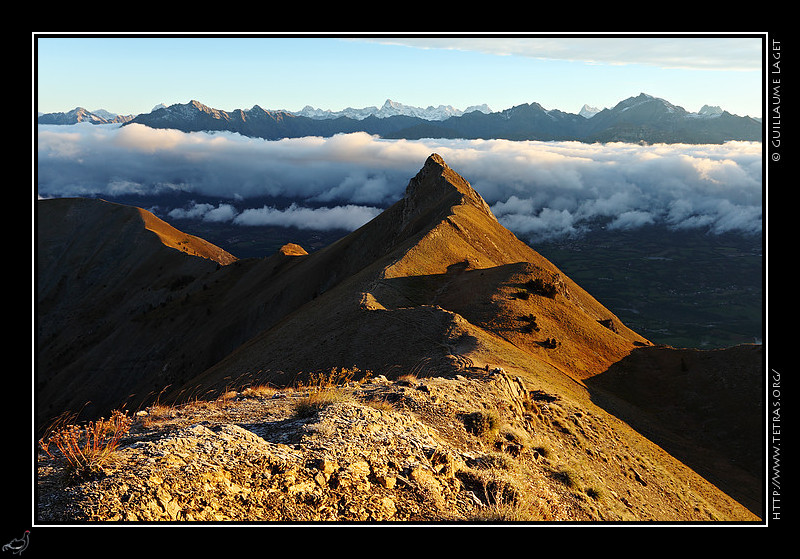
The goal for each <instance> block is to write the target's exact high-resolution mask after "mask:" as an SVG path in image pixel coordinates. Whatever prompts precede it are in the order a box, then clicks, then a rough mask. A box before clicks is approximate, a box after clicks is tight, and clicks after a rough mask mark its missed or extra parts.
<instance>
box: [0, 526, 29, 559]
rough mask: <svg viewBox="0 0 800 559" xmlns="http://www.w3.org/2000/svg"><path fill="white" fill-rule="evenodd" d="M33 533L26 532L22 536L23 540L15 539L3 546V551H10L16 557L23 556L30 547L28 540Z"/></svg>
mask: <svg viewBox="0 0 800 559" xmlns="http://www.w3.org/2000/svg"><path fill="white" fill-rule="evenodd" d="M30 535H31V531H30V530H25V533H24V534H23V535H22V537H21V538H14V539H13V540H11V541H10V542H8V543H7V544H5V545H4V546H3V551H10V552H11V553H14V554H15V555H20V554H22V552H23V551H25V549H26V548H27V547H28V539H29V538H30Z"/></svg>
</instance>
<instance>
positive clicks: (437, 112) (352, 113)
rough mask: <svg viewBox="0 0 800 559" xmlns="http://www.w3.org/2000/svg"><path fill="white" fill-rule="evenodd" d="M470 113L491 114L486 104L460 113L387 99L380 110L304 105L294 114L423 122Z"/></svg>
mask: <svg viewBox="0 0 800 559" xmlns="http://www.w3.org/2000/svg"><path fill="white" fill-rule="evenodd" d="M472 111H481V112H484V113H490V112H492V111H491V109H490V108H489V107H488V106H487V105H486V104H483V105H473V106H471V107H468V108H467V109H466V110H464V111H462V110H459V109H456V108H454V107H453V106H451V105H439V106H438V107H434V106H432V105H431V106H428V107H427V108H424V109H423V108H421V107H413V106H410V105H404V104H403V103H399V102H397V101H393V100H391V99H387V100H386V101H385V102H384V103H383V105H382V106H381V107H380V108H378V107H375V106H370V107H364V108H362V109H354V108H351V107H348V108H346V109H343V110H341V111H331V110H323V109H316V108H314V107H312V106H310V105H306V106H305V107H303V109H302V110H300V111H297V112H295V113H294V114H295V115H297V116H305V117H308V118H316V119H326V118H339V117H342V116H344V117H348V118H353V119H357V120H363V119H365V118H367V117H369V116H374V117H376V118H387V117H390V116H398V115H402V116H414V117H418V118H422V119H425V120H445V119H447V118H450V117H451V116H461V115H463V114H465V113H469V112H472Z"/></svg>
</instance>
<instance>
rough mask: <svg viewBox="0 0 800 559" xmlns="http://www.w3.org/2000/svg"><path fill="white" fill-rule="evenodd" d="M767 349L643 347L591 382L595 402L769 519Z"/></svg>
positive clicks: (757, 513)
mask: <svg viewBox="0 0 800 559" xmlns="http://www.w3.org/2000/svg"><path fill="white" fill-rule="evenodd" d="M763 371H764V363H763V349H762V346H760V345H741V346H734V347H731V348H727V349H720V350H709V351H703V350H695V349H675V348H672V347H668V346H652V347H641V348H637V349H635V350H633V351H632V352H631V354H630V355H629V356H628V357H626V358H625V359H622V360H621V361H619V362H617V363H615V364H614V365H612V366H611V367H609V369H608V370H607V371H605V372H604V373H602V374H600V375H597V376H595V377H593V378H591V379H588V380H586V381H585V383H586V386H587V387H588V388H589V391H590V393H591V396H592V400H593V401H594V402H595V403H596V404H597V405H599V406H600V407H602V408H604V409H606V410H607V411H608V412H610V413H612V414H613V415H615V416H616V417H618V418H620V419H622V420H623V421H625V422H626V423H628V424H629V425H630V426H631V427H632V428H634V429H636V430H637V431H638V432H640V433H641V434H643V435H644V436H646V437H647V438H648V439H650V440H651V441H653V442H654V443H656V444H657V445H659V446H660V447H661V448H663V449H664V450H665V451H667V452H669V453H670V454H671V455H672V456H674V457H675V458H677V459H678V460H680V461H681V462H683V463H684V464H686V465H687V466H689V467H690V468H692V469H693V470H694V471H696V472H697V473H698V474H700V475H701V476H703V477H704V478H706V479H707V480H708V481H710V482H711V483H713V484H714V485H716V486H717V487H718V488H720V489H721V490H722V491H724V492H725V493H727V494H728V495H730V496H731V497H733V498H734V499H736V500H737V501H738V502H739V503H741V504H742V505H744V506H745V507H747V508H748V509H750V511H752V512H753V513H754V514H756V515H758V516H759V517H762V518H763V514H764V496H763V486H764V484H763V475H764V473H763V472H764V462H763V460H764V433H765V431H764V418H765V416H764V404H763V401H762V400H763V394H764V390H763V389H764V375H763Z"/></svg>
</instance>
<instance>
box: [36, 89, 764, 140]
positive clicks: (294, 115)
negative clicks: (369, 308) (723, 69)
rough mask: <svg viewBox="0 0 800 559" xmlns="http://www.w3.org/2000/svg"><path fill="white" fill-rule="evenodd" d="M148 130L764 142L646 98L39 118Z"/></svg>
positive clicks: (707, 113) (737, 122)
mask: <svg viewBox="0 0 800 559" xmlns="http://www.w3.org/2000/svg"><path fill="white" fill-rule="evenodd" d="M77 122H92V123H95V124H106V123H122V125H123V126H125V125H128V124H133V123H136V124H142V125H145V126H149V127H151V128H170V129H177V130H182V131H184V132H200V131H208V132H213V131H230V132H237V133H239V134H242V135H243V136H248V137H257V138H264V139H269V140H277V139H281V138H293V137H302V136H322V137H328V136H333V135H335V134H342V133H353V132H367V133H369V134H374V135H377V136H380V137H382V138H387V139H421V138H463V139H507V140H542V141H556V140H562V141H565V140H574V141H581V142H645V143H677V142H685V143H722V142H726V141H730V140H745V141H761V139H762V134H763V130H762V124H761V122H760V120H759V119H755V118H752V117H749V116H738V115H734V114H731V113H729V112H727V111H724V110H722V109H720V108H719V107H710V106H704V107H703V108H702V109H701V110H700V111H699V112H696V113H692V112H689V111H686V110H685V109H683V108H682V107H679V106H677V105H673V104H672V103H669V102H668V101H665V100H664V99H660V98H658V97H653V96H651V95H647V94H645V93H641V94H640V95H638V96H636V97H630V98H628V99H625V100H623V101H620V102H619V103H618V104H617V105H615V106H614V107H613V108H611V109H602V110H598V109H596V108H592V107H589V106H587V105H584V107H583V108H582V109H581V111H580V112H579V113H578V114H574V113H567V112H563V111H560V110H547V109H545V108H544V107H542V106H541V105H540V104H539V103H530V104H522V105H517V106H515V107H511V108H510V109H506V110H503V111H497V112H493V111H491V110H490V109H489V108H488V107H487V106H486V105H480V106H475V107H469V108H468V109H467V110H465V111H459V110H457V109H454V108H453V107H450V106H443V105H440V106H439V107H428V108H426V109H421V108H417V107H409V106H407V105H403V104H401V103H396V102H393V101H391V100H387V101H386V102H385V103H384V105H383V106H382V107H381V108H377V107H367V108H364V109H345V110H343V111H339V112H332V111H326V110H320V109H314V108H312V107H308V106H307V107H305V108H303V109H302V110H301V111H298V112H289V111H283V110H265V109H263V108H261V107H259V106H258V105H255V106H254V107H253V108H251V109H235V110H233V111H230V112H227V111H223V110H220V109H214V108H211V107H208V106H206V105H204V104H203V103H200V102H199V101H194V100H193V101H190V102H189V103H186V104H174V105H170V106H163V105H160V106H158V107H156V108H154V109H153V110H152V111H151V112H150V113H142V114H140V115H137V116H130V115H129V116H120V115H110V114H103V113H102V112H101V111H96V112H90V111H86V110H85V109H81V108H78V109H75V110H73V111H70V112H68V113H49V114H44V115H40V116H39V117H38V123H39V124H75V123H77Z"/></svg>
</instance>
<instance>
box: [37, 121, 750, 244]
mask: <svg viewBox="0 0 800 559" xmlns="http://www.w3.org/2000/svg"><path fill="white" fill-rule="evenodd" d="M761 148H762V146H761V144H760V143H754V142H730V143H727V144H724V145H683V144H679V145H653V146H640V145H633V144H602V145H601V144H581V143H578V142H511V141H506V140H474V141H473V140H429V139H428V140H418V141H410V140H381V139H379V138H376V137H374V136H370V135H368V134H363V133H356V134H347V135H339V136H335V137H333V138H319V137H309V138H299V139H285V140H280V141H266V140H261V139H255V138H246V137H243V136H240V135H237V134H227V133H215V134H207V133H189V134H187V133H183V132H178V131H174V130H154V129H150V128H146V127H143V126H139V125H132V126H125V127H117V126H93V125H88V124H86V125H75V126H39V130H38V161H37V171H38V173H37V185H38V191H39V195H40V196H103V195H106V196H114V195H123V194H126V195H128V194H141V195H153V194H159V193H165V192H172V191H179V192H183V193H186V194H188V195H194V196H198V197H201V196H202V197H212V198H216V199H218V200H219V201H218V202H217V203H216V204H193V205H190V206H186V207H182V208H174V209H173V212H172V214H171V215H172V217H194V218H196V219H206V220H211V221H230V222H234V223H237V224H241V225H243V226H244V225H258V224H272V225H284V226H287V227H288V226H293V227H304V228H315V229H328V228H339V229H355V228H357V227H358V226H360V225H361V224H363V223H365V222H366V221H368V220H369V219H371V218H372V217H374V216H375V215H377V213H379V212H380V209H381V208H385V207H387V206H388V205H389V204H391V203H392V202H394V201H395V200H397V199H399V198H400V197H401V196H402V195H403V192H404V191H405V187H406V186H407V184H408V181H409V179H410V178H411V177H413V176H414V175H415V174H416V173H417V171H419V169H420V168H421V167H422V165H423V164H424V162H425V159H426V158H427V157H428V156H429V155H430V154H431V153H434V152H435V153H439V154H440V155H441V156H442V157H443V158H444V159H445V161H446V162H447V163H448V164H449V165H450V166H451V167H452V168H453V169H454V170H456V171H457V172H458V173H459V174H461V175H462V176H463V177H464V178H466V179H467V180H468V181H469V182H470V184H472V186H473V187H474V188H475V189H476V190H477V191H478V192H479V193H480V194H481V195H482V196H483V197H484V199H486V201H487V202H488V203H489V204H490V206H491V207H492V210H493V211H494V213H495V215H496V216H497V217H498V219H499V220H500V222H501V223H503V224H504V225H505V226H507V227H508V228H509V229H511V230H512V231H514V232H515V233H516V234H518V235H520V236H521V237H523V238H527V239H530V240H541V239H546V238H551V237H558V236H563V235H570V234H575V233H580V232H581V231H584V230H586V229H587V228H589V227H593V226H595V225H596V223H597V222H598V220H600V221H602V222H603V223H605V224H606V226H607V227H611V228H617V229H633V228H637V227H641V226H644V225H650V224H664V225H667V226H669V227H672V228H676V229H681V228H704V229H707V230H709V231H711V232H715V233H722V232H727V231H738V232H743V233H759V232H761V222H762V163H761V162H762V159H761ZM257 197H258V198H261V199H262V200H260V202H259V205H253V206H248V204H247V202H248V200H250V199H255V198H257ZM264 197H267V198H269V197H275V198H278V197H281V198H288V199H291V200H293V201H294V204H292V205H291V206H289V207H282V208H279V207H278V205H264V204H263V198H264ZM234 201H235V202H236V206H234V204H233V202H234ZM254 203H255V202H254ZM284 206H285V205H284ZM237 207H238V208H239V209H236V208H237ZM243 207H244V208H245V209H242V208H243Z"/></svg>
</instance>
